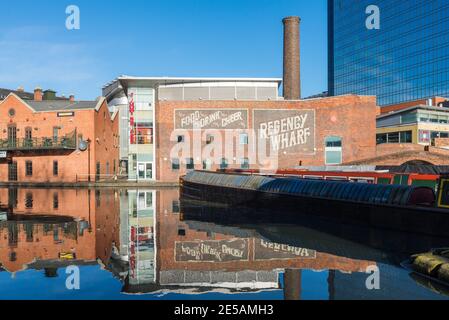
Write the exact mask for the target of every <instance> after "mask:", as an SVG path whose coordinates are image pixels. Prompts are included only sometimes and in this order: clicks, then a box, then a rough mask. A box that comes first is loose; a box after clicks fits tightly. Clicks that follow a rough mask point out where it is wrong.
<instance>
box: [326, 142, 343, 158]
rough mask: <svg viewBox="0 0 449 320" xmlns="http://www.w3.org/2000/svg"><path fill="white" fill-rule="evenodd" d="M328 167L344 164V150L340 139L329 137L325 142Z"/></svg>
mask: <svg viewBox="0 0 449 320" xmlns="http://www.w3.org/2000/svg"><path fill="white" fill-rule="evenodd" d="M325 145H326V149H325V158H326V165H338V164H341V163H342V162H343V148H342V140H341V138H340V137H328V138H326V141H325Z"/></svg>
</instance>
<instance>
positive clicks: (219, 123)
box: [175, 109, 248, 130]
mask: <svg viewBox="0 0 449 320" xmlns="http://www.w3.org/2000/svg"><path fill="white" fill-rule="evenodd" d="M175 129H178V130H179V129H182V130H190V129H204V130H207V129H217V130H226V129H248V110H244V109H220V110H218V109H197V110H195V109H188V110H187V109H178V110H175Z"/></svg>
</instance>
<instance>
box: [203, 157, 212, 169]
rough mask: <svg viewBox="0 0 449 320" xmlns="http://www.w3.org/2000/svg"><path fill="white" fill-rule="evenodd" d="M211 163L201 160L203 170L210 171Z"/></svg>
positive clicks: (207, 160) (208, 160)
mask: <svg viewBox="0 0 449 320" xmlns="http://www.w3.org/2000/svg"><path fill="white" fill-rule="evenodd" d="M211 169H212V161H211V160H210V159H206V160H203V170H211Z"/></svg>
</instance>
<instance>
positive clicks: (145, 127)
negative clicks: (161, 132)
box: [136, 122, 153, 144]
mask: <svg viewBox="0 0 449 320" xmlns="http://www.w3.org/2000/svg"><path fill="white" fill-rule="evenodd" d="M136 132H137V144H153V123H151V122H138V123H137V124H136Z"/></svg>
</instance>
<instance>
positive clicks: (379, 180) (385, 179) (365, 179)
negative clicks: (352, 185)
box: [220, 169, 440, 190]
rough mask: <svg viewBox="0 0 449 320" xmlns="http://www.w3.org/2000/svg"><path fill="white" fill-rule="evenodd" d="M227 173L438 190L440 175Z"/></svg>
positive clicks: (299, 171) (287, 171)
mask: <svg viewBox="0 0 449 320" xmlns="http://www.w3.org/2000/svg"><path fill="white" fill-rule="evenodd" d="M220 172H225V173H239V174H248V175H263V176H270V177H296V178H303V179H311V180H332V181H348V182H357V183H370V184H401V185H409V186H421V187H430V188H433V189H435V190H436V188H437V186H438V180H439V178H440V175H437V174H422V173H395V172H391V171H389V170H374V171H353V170H348V171H337V170H325V171H324V170H302V169H280V170H277V171H275V172H274V173H273V172H270V173H267V172H265V173H264V172H263V171H259V170H250V169H226V170H220Z"/></svg>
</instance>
